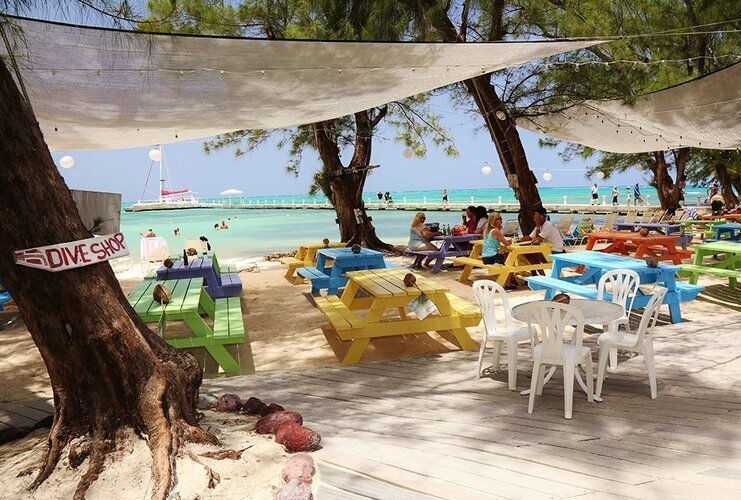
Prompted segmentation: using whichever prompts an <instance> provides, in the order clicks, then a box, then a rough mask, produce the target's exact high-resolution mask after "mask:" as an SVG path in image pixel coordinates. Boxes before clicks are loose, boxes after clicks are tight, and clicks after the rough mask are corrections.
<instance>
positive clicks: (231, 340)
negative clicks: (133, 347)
mask: <svg viewBox="0 0 741 500" xmlns="http://www.w3.org/2000/svg"><path fill="white" fill-rule="evenodd" d="M213 316H214V327H213V333H212V334H211V335H208V336H206V337H187V338H175V339H167V340H166V342H167V343H168V344H170V345H171V346H173V347H176V348H179V349H188V348H193V347H208V346H214V345H229V344H241V343H242V342H244V338H245V334H244V322H243V318H242V304H241V302H240V300H239V297H228V298H224V299H216V300H215V301H214V314H213ZM216 361H217V362H219V364H221V362H220V361H219V360H216ZM235 363H236V361H235ZM222 367H223V365H222ZM225 371H226V370H225ZM227 373H229V372H227Z"/></svg>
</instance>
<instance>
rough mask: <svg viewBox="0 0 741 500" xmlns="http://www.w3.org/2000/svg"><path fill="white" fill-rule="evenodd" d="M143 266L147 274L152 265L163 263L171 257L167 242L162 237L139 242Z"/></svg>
mask: <svg viewBox="0 0 741 500" xmlns="http://www.w3.org/2000/svg"><path fill="white" fill-rule="evenodd" d="M139 254H140V255H141V266H142V270H144V271H145V272H146V271H148V270H149V269H150V266H149V264H150V263H161V262H162V261H164V260H165V259H166V258H168V257H169V256H170V249H169V248H168V246H167V240H166V239H164V238H162V237H159V236H158V237H155V238H142V239H141V241H140V242H139Z"/></svg>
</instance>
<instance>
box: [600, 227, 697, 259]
mask: <svg viewBox="0 0 741 500" xmlns="http://www.w3.org/2000/svg"><path fill="white" fill-rule="evenodd" d="M588 237H589V241H588V242H587V250H592V249H594V245H595V244H596V243H597V242H598V241H600V240H605V241H607V242H608V243H609V244H608V246H607V247H605V248H601V249H598V250H599V251H600V252H606V253H619V254H622V255H629V256H632V257H635V258H636V259H646V258H653V259H656V260H670V261H672V262H674V264H677V265H679V264H681V263H682V259H686V258H688V257H690V256H692V251H691V250H684V249H682V248H677V243H680V236H679V235H665V234H649V235H648V236H641V235H640V234H639V233H633V232H625V231H598V232H596V233H590V234H589V235H588Z"/></svg>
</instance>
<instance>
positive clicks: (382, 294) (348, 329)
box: [314, 268, 481, 364]
mask: <svg viewBox="0 0 741 500" xmlns="http://www.w3.org/2000/svg"><path fill="white" fill-rule="evenodd" d="M407 272H408V271H406V270H402V269H397V268H393V269H373V270H367V271H352V272H349V273H347V277H348V279H349V281H348V283H347V286H346V287H345V291H344V292H343V294H342V297H337V296H334V295H327V296H326V297H316V298H315V299H314V300H315V302H316V305H317V307H318V308H319V309H320V310H321V311H322V312H323V313H324V314H325V315H326V316H327V320H328V321H329V323H330V324H331V325H332V326H333V327H334V329H335V330H336V331H337V334H338V336H339V337H340V339H342V340H345V341H352V345H351V346H350V349H349V350H348V352H347V354H346V355H345V357H344V359H343V360H342V362H343V363H345V364H350V363H357V362H358V361H360V358H361V357H362V355H363V351H365V348H366V347H367V346H368V343H369V342H370V340H371V339H372V338H378V337H389V336H394V335H406V334H410V333H418V332H428V331H447V330H449V331H451V332H452V333H453V335H454V336H455V338H456V341H457V342H458V344H459V346H460V347H461V349H465V350H467V351H475V350H476V349H478V346H477V345H476V343H475V342H474V341H473V339H471V337H470V335H469V334H468V331H466V328H467V327H473V326H476V325H478V324H479V322H480V321H481V311H480V310H479V308H478V307H476V306H475V305H473V304H471V303H469V302H467V301H465V300H463V299H461V298H460V297H457V296H455V295H453V294H452V293H450V290H449V289H448V287H446V286H444V285H440V284H438V283H436V282H434V281H432V280H430V279H428V278H425V277H424V276H421V275H419V274H414V273H413V274H414V276H415V277H416V280H417V281H416V286H411V287H407V286H405V285H404V276H405V275H406V274H407ZM423 293H424V294H425V295H426V296H427V297H428V298H429V299H430V300H431V301H432V303H434V305H435V308H436V310H437V313H432V314H430V315H429V316H427V317H425V318H424V319H419V318H418V317H416V316H415V315H414V314H410V313H408V312H407V305H408V304H409V303H410V302H411V301H412V300H414V299H417V298H418V297H420V295H422V294H423ZM361 309H363V310H367V312H366V313H365V314H364V315H360V314H358V312H357V311H358V310H361ZM389 309H392V310H394V311H395V312H396V313H397V314H398V316H397V317H394V318H389V317H388V316H385V313H386V311H387V310H389Z"/></svg>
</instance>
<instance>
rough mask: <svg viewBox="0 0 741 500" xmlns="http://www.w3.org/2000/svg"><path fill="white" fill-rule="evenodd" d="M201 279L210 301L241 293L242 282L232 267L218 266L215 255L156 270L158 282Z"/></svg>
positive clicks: (177, 262) (194, 258)
mask: <svg viewBox="0 0 741 500" xmlns="http://www.w3.org/2000/svg"><path fill="white" fill-rule="evenodd" d="M191 278H202V279H203V280H204V281H205V286H206V292H208V294H209V296H210V297H211V298H212V299H221V298H224V297H238V296H239V295H240V294H241V293H242V280H241V279H240V278H239V273H237V272H236V268H235V267H234V266H230V265H226V266H222V265H220V264H219V261H218V259H217V258H216V254H210V255H209V254H207V255H204V256H203V257H191V258H189V259H188V263H187V264H186V263H185V261H183V260H176V261H175V262H174V264H173V266H172V267H171V268H169V269H168V268H167V267H165V266H160V267H159V268H158V269H157V279H158V280H168V279H170V280H172V279H191Z"/></svg>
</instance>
